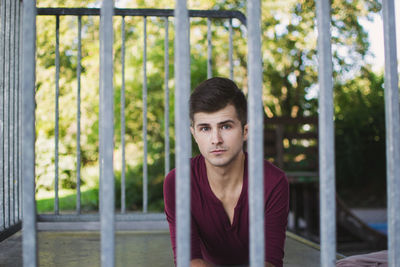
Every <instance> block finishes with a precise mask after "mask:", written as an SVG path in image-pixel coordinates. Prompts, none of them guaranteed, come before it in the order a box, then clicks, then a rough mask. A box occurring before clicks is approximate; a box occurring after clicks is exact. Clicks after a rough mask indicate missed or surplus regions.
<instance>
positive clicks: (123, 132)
mask: <svg viewBox="0 0 400 267" xmlns="http://www.w3.org/2000/svg"><path fill="white" fill-rule="evenodd" d="M121 39H122V47H121V50H122V51H121V61H122V62H121V63H122V71H121V72H122V87H121V148H122V149H121V151H122V167H121V168H122V171H121V213H125V212H126V201H125V199H126V196H125V192H126V187H125V16H122V24H121Z"/></svg>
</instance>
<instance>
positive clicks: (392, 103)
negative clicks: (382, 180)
mask: <svg viewBox="0 0 400 267" xmlns="http://www.w3.org/2000/svg"><path fill="white" fill-rule="evenodd" d="M394 10H395V6H394V1H393V0H384V1H383V2H382V12H383V16H382V17H383V33H384V34H383V36H384V45H385V118H386V158H387V202H388V250H389V251H388V253H389V254H388V260H389V266H393V267H394V266H399V265H400V214H399V212H398V210H399V209H400V202H399V199H400V166H399V162H400V139H399V136H400V111H399V87H398V81H399V77H398V73H397V52H396V24H395V13H394Z"/></svg>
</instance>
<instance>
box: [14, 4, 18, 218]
mask: <svg viewBox="0 0 400 267" xmlns="http://www.w3.org/2000/svg"><path fill="white" fill-rule="evenodd" d="M14 12H15V15H14V58H15V63H14V91H13V92H14V162H13V164H14V203H15V204H14V221H15V222H19V216H18V210H19V204H20V203H19V186H20V184H19V179H18V177H19V176H18V168H19V166H18V160H19V153H18V141H19V139H18V135H19V128H18V126H19V125H18V111H19V100H18V95H19V73H18V68H19V51H18V42H19V1H16V3H15V10H14Z"/></svg>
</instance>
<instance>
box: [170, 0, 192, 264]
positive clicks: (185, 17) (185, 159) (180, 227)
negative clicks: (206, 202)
mask: <svg viewBox="0 0 400 267" xmlns="http://www.w3.org/2000/svg"><path fill="white" fill-rule="evenodd" d="M174 50H175V53H174V56H175V61H174V63H175V81H179V82H178V83H175V129H176V130H175V133H176V143H175V153H176V154H175V166H176V184H175V186H176V188H175V192H176V194H175V203H176V231H177V234H176V242H177V258H176V260H177V266H178V267H186V266H189V265H190V179H187V178H188V177H190V161H189V158H190V156H191V139H190V131H189V126H190V121H189V103H188V101H189V94H190V42H189V14H188V10H187V7H186V0H177V1H176V2H175V48H174Z"/></svg>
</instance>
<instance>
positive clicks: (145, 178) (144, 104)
mask: <svg viewBox="0 0 400 267" xmlns="http://www.w3.org/2000/svg"><path fill="white" fill-rule="evenodd" d="M146 65H147V19H146V17H143V212H147V179H148V177H147V175H148V174H147V68H146Z"/></svg>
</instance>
